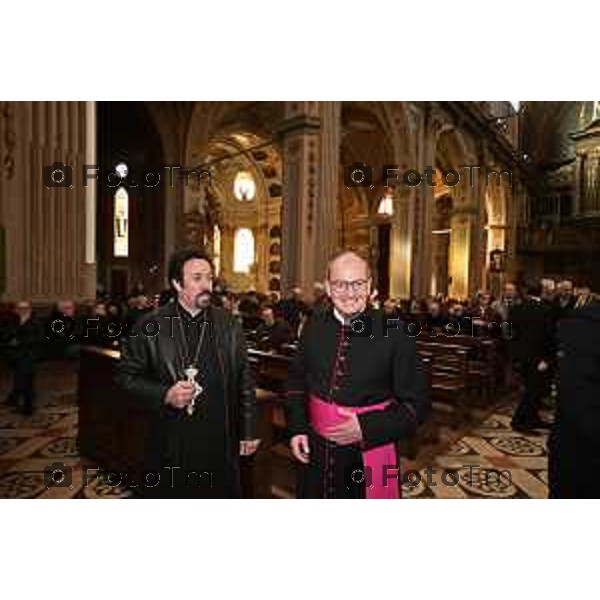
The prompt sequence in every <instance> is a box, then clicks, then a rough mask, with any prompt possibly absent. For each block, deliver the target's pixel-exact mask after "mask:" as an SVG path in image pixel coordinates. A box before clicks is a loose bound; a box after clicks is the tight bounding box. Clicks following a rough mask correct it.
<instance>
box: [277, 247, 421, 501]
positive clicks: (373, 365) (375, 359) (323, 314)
mask: <svg viewBox="0 0 600 600" xmlns="http://www.w3.org/2000/svg"><path fill="white" fill-rule="evenodd" d="M367 280H368V266H367V265H366V263H365V262H364V261H363V260H362V259H360V258H359V257H357V256H356V255H355V254H354V253H348V252H347V253H343V254H342V255H340V256H339V257H337V258H336V259H334V260H333V261H332V262H331V263H330V268H329V281H328V284H327V288H328V293H329V294H330V295H331V298H332V301H333V305H334V306H333V307H331V308H324V309H323V310H320V311H315V313H314V314H313V315H312V316H311V318H310V320H309V321H308V323H307V324H306V325H305V327H304V328H303V331H302V335H301V338H300V341H299V347H298V352H297V355H296V357H295V359H294V362H293V364H292V366H291V368H290V374H289V378H288V383H287V390H286V409H287V419H288V426H289V429H290V433H291V446H292V452H293V453H294V455H295V456H296V458H297V459H298V460H299V461H300V462H301V463H302V465H303V466H302V467H301V477H300V482H299V493H298V495H299V496H301V497H305V498H364V497H368V496H367V493H368V492H367V487H366V484H367V483H368V482H367V481H362V482H361V481H360V478H359V479H358V480H356V479H354V478H353V476H352V474H353V473H355V472H356V471H357V469H358V470H359V471H360V470H363V469H364V460H363V457H364V452H365V451H369V450H371V449H375V448H378V447H382V446H386V445H390V444H394V445H395V444H396V442H399V441H401V440H402V439H405V438H407V437H409V436H411V435H412V434H413V433H414V432H415V430H416V428H417V426H418V425H419V424H420V423H421V422H422V421H423V420H424V418H425V416H426V414H427V412H428V407H429V404H428V398H427V393H426V378H425V373H424V370H423V367H422V365H421V363H420V361H419V359H418V356H417V353H416V348H415V340H414V338H413V337H412V336H411V334H410V331H408V330H407V329H405V327H404V323H403V322H402V321H400V320H395V321H390V322H389V329H388V327H387V326H386V322H387V319H388V317H387V316H386V315H385V314H384V313H383V312H382V311H379V310H374V309H368V308H367V306H366V300H367V298H368V293H369V286H368V285H366V282H367ZM352 313H354V316H353V317H350V316H349V315H350V314H352ZM357 321H363V322H370V323H371V325H370V326H369V328H370V327H372V330H371V331H368V333H369V334H370V335H364V334H357V333H356V332H359V331H360V329H361V327H362V326H358V327H354V330H353V323H354V324H355V323H356V322H357ZM314 398H318V399H319V401H320V402H324V403H326V404H325V406H326V405H327V404H330V405H332V406H333V407H337V409H344V408H347V409H348V411H358V412H359V414H357V415H354V416H348V423H349V425H348V427H347V428H346V429H345V430H344V427H345V426H343V427H342V428H341V429H338V430H336V431H334V432H332V434H331V436H329V437H326V436H323V435H321V434H320V433H318V432H317V431H316V429H315V426H314V422H313V420H312V414H313V413H312V412H311V402H312V401H313V399H314ZM382 403H384V404H386V406H385V408H384V409H383V410H373V411H368V409H369V408H370V407H375V406H380V405H382ZM362 411H364V412H362ZM352 423H353V424H352ZM357 428H358V429H357ZM340 431H341V432H342V433H341V434H340V433H339V432H340ZM347 431H354V432H355V433H346V432H347ZM399 479H401V472H400V474H399V475H398V477H396V478H395V481H394V480H390V481H389V485H398V484H399ZM380 497H381V496H380ZM396 497H397V496H396Z"/></svg>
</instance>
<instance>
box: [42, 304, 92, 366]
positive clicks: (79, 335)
mask: <svg viewBox="0 0 600 600" xmlns="http://www.w3.org/2000/svg"><path fill="white" fill-rule="evenodd" d="M76 313H77V308H76V305H75V302H74V301H73V300H60V301H59V302H57V303H56V306H55V308H54V310H53V311H52V313H51V314H50V316H49V317H48V319H47V321H46V324H45V334H46V342H47V344H46V348H47V351H48V355H49V357H50V358H68V359H77V358H79V353H80V351H81V341H82V339H83V337H84V336H85V332H86V323H85V320H82V319H80V318H79V317H78V316H77V314H76Z"/></svg>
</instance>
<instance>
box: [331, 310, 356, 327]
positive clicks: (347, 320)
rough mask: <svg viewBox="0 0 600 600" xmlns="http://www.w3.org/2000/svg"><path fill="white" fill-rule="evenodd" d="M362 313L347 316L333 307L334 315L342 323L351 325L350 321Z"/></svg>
mask: <svg viewBox="0 0 600 600" xmlns="http://www.w3.org/2000/svg"><path fill="white" fill-rule="evenodd" d="M359 314H360V313H356V314H355V315H352V316H351V317H345V316H344V315H343V314H342V313H341V312H340V311H339V310H338V309H337V308H336V307H335V306H334V307H333V316H334V317H335V318H336V319H337V320H338V321H339V322H340V323H341V324H342V325H347V326H349V325H350V321H351V320H352V319H354V317H356V316H357V315H359Z"/></svg>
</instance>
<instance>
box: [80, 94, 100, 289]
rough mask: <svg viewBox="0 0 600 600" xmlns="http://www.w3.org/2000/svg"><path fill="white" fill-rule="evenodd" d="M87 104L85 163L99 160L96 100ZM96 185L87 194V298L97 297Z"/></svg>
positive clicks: (83, 284)
mask: <svg viewBox="0 0 600 600" xmlns="http://www.w3.org/2000/svg"><path fill="white" fill-rule="evenodd" d="M82 104H84V105H85V164H86V165H95V164H96V162H97V147H96V130H97V127H96V102H95V101H93V100H91V101H88V102H84V103H82ZM96 191H97V190H96V185H95V183H94V182H89V183H88V186H87V187H86V188H84V195H85V259H84V263H83V268H82V271H81V289H82V294H83V295H84V296H85V297H86V298H95V297H96V280H97V279H96Z"/></svg>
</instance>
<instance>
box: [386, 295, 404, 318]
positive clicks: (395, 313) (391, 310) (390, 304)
mask: <svg viewBox="0 0 600 600" xmlns="http://www.w3.org/2000/svg"><path fill="white" fill-rule="evenodd" d="M382 308H383V312H384V314H385V316H386V317H387V318H388V319H397V318H399V317H400V311H399V310H398V305H397V304H396V302H394V300H393V298H388V299H387V300H386V301H385V302H384V303H383V307H382Z"/></svg>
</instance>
